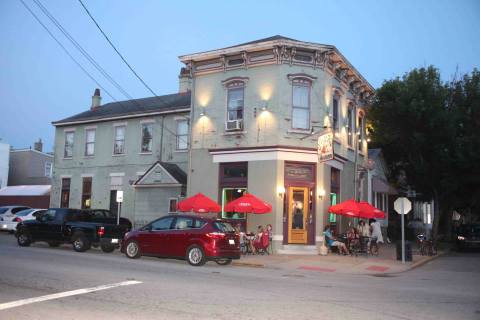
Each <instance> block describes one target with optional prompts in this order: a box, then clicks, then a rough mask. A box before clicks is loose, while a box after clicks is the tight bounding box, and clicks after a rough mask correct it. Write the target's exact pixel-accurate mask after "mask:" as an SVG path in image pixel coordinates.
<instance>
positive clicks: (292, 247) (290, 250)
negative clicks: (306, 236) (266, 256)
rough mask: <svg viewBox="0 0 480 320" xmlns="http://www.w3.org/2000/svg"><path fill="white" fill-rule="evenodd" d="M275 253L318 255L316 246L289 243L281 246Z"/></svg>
mask: <svg viewBox="0 0 480 320" xmlns="http://www.w3.org/2000/svg"><path fill="white" fill-rule="evenodd" d="M277 254H297V255H318V249H317V246H306V245H300V244H289V245H283V246H281V247H280V248H279V249H278V250H277Z"/></svg>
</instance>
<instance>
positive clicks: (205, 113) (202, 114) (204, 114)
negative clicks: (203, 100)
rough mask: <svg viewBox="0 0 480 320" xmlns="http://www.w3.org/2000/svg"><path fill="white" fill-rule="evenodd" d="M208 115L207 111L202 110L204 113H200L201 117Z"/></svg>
mask: <svg viewBox="0 0 480 320" xmlns="http://www.w3.org/2000/svg"><path fill="white" fill-rule="evenodd" d="M206 115H207V112H206V111H205V109H202V111H200V117H203V116H206Z"/></svg>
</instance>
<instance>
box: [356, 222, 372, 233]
mask: <svg viewBox="0 0 480 320" xmlns="http://www.w3.org/2000/svg"><path fill="white" fill-rule="evenodd" d="M358 233H359V234H360V236H361V237H370V228H369V227H368V226H367V225H366V224H365V221H364V220H360V222H359V223H358Z"/></svg>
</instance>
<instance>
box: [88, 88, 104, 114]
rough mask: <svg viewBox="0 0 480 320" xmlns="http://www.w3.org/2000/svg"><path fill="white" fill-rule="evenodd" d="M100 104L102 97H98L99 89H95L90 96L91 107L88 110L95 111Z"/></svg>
mask: <svg viewBox="0 0 480 320" xmlns="http://www.w3.org/2000/svg"><path fill="white" fill-rule="evenodd" d="M101 102H102V97H101V96H100V89H98V88H97V89H95V92H94V93H93V96H92V106H91V107H90V110H95V109H97V108H98V107H100V104H101Z"/></svg>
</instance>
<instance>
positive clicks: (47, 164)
mask: <svg viewBox="0 0 480 320" xmlns="http://www.w3.org/2000/svg"><path fill="white" fill-rule="evenodd" d="M47 168H48V170H47ZM44 169H45V170H44V174H45V177H47V178H51V177H52V172H53V163H52V162H50V161H45V167H44Z"/></svg>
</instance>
